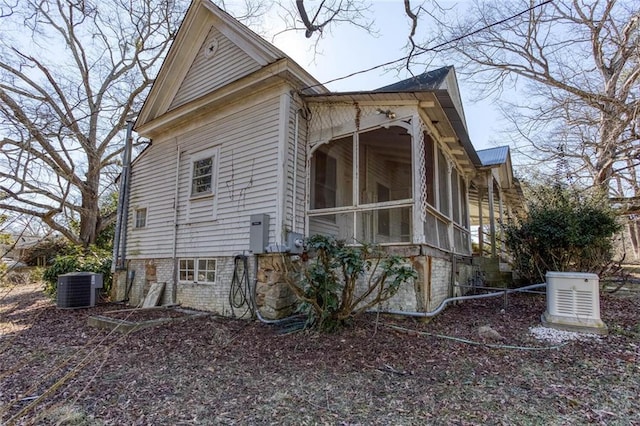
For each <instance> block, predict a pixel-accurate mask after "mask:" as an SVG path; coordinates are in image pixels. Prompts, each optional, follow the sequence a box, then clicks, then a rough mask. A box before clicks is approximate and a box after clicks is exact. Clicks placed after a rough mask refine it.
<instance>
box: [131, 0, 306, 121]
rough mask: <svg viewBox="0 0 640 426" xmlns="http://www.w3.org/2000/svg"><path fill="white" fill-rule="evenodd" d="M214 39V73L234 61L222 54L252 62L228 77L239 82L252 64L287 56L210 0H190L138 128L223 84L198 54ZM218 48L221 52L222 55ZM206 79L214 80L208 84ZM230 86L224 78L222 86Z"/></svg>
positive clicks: (262, 65)
mask: <svg viewBox="0 0 640 426" xmlns="http://www.w3.org/2000/svg"><path fill="white" fill-rule="evenodd" d="M212 28H215V30H212ZM214 37H219V42H218V46H217V50H218V52H215V54H214V55H212V56H213V59H214V62H215V59H216V58H218V60H219V61H220V62H219V64H218V65H217V69H216V66H213V68H214V71H220V70H221V68H222V67H223V65H224V64H225V63H226V64H227V65H232V64H231V63H229V62H228V61H232V59H233V58H222V56H221V55H220V53H222V51H225V52H228V53H230V54H237V55H239V60H241V61H242V60H244V61H245V64H251V65H250V66H248V68H246V69H244V71H243V70H241V69H239V70H236V71H235V72H236V73H235V74H234V75H232V76H231V78H234V77H235V78H236V79H237V78H239V77H241V76H242V75H246V72H251V71H247V70H248V69H257V68H256V66H257V67H260V68H261V67H265V66H267V65H268V64H271V63H273V62H275V61H277V60H278V59H281V58H287V56H286V55H285V54H284V53H283V52H281V51H280V50H279V49H277V48H276V47H275V46H273V45H271V44H270V43H268V42H266V41H265V40H263V39H262V38H260V37H259V36H258V35H257V34H255V33H254V32H252V31H251V30H249V29H248V28H247V27H245V26H244V25H242V24H241V23H240V22H238V21H237V20H236V19H235V18H233V17H232V16H231V15H229V14H228V13H226V12H224V11H223V10H222V9H220V8H219V7H217V6H216V5H214V4H213V3H212V2H211V1H210V0H194V1H193V2H192V3H191V6H189V10H188V11H187V14H186V16H185V18H184V20H183V22H182V25H181V26H180V29H179V31H178V34H177V35H176V39H175V40H174V42H173V44H172V45H171V48H170V49H169V52H168V54H167V57H166V58H165V60H164V62H163V64H162V67H161V68H160V72H159V73H158V77H157V78H156V81H155V82H154V84H153V87H152V88H151V91H150V92H149V96H148V97H147V99H146V101H145V103H144V105H143V107H142V110H141V111H140V114H139V116H138V119H137V120H136V126H135V127H136V129H138V128H140V127H141V126H144V125H145V124H146V123H148V122H150V121H152V120H154V119H155V118H157V117H159V116H161V115H163V114H164V113H166V112H167V111H169V110H170V108H175V107H176V106H177V105H183V104H184V103H186V102H188V101H190V100H193V99H195V98H197V97H200V96H202V95H205V94H206V93H207V91H208V92H210V91H212V90H215V88H217V87H220V84H224V83H221V81H222V80H221V79H223V77H222V76H221V75H218V76H216V75H213V76H212V75H207V72H208V71H211V70H210V68H209V67H212V65H210V64H204V65H203V64H201V62H207V61H206V60H205V58H199V55H200V54H203V53H204V52H205V50H206V48H207V47H208V46H207V41H208V40H209V39H211V38H214ZM221 47H222V51H220V48H221ZM225 49H226V50H225ZM225 61H227V62H225ZM198 72H202V73H203V74H204V75H203V76H200V78H204V80H198V78H197V77H196V74H197V73H198ZM209 78H211V79H212V80H213V82H210V81H209V80H208V79H209ZM205 80H206V85H205V86H202V87H199V86H198V84H200V83H202V82H203V81H205ZM313 81H315V80H313ZM228 82H229V81H228V79H227V81H226V83H228ZM189 87H191V88H192V89H193V87H196V88H197V89H198V90H195V91H194V90H187V89H188V88H189ZM182 89H184V90H182Z"/></svg>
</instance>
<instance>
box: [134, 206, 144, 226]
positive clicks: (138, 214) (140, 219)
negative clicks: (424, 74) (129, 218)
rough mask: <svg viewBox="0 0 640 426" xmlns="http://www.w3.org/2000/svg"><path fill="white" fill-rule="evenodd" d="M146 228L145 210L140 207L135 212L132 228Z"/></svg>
mask: <svg viewBox="0 0 640 426" xmlns="http://www.w3.org/2000/svg"><path fill="white" fill-rule="evenodd" d="M146 226H147V208H146V207H140V208H137V209H136V210H135V214H134V228H136V229H138V228H144V227H146Z"/></svg>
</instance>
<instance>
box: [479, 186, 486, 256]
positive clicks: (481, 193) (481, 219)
mask: <svg viewBox="0 0 640 426" xmlns="http://www.w3.org/2000/svg"><path fill="white" fill-rule="evenodd" d="M484 193H485V191H484V188H478V249H479V250H480V256H483V254H484V209H483V208H482V200H483V199H484Z"/></svg>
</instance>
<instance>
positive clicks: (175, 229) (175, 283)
mask: <svg viewBox="0 0 640 426" xmlns="http://www.w3.org/2000/svg"><path fill="white" fill-rule="evenodd" d="M176 150H177V151H178V152H177V154H176V181H175V187H174V192H173V241H172V243H171V244H172V247H171V259H172V261H173V285H172V286H171V303H176V299H177V297H178V259H177V257H176V256H177V252H178V188H179V179H180V157H181V155H182V152H181V151H180V144H176Z"/></svg>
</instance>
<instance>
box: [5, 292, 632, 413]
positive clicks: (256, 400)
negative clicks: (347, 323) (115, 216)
mask: <svg viewBox="0 0 640 426" xmlns="http://www.w3.org/2000/svg"><path fill="white" fill-rule="evenodd" d="M507 302H508V304H507V306H505V305H504V300H503V298H495V299H482V300H475V301H469V302H465V303H463V304H459V305H457V306H452V307H449V308H447V309H446V310H445V311H444V312H443V313H442V314H441V315H439V316H437V317H436V318H434V319H432V320H431V321H428V322H424V321H416V320H412V319H401V318H389V317H384V316H380V317H376V316H375V315H369V316H366V317H364V318H362V319H361V320H358V321H357V322H356V323H355V324H354V326H353V327H352V328H349V329H346V330H344V331H342V332H340V333H337V334H333V335H318V334H312V333H308V332H297V333H289V334H286V333H284V331H286V330H284V329H283V328H282V327H275V326H272V325H265V324H261V323H259V322H252V321H243V320H232V319H225V318H219V317H216V316H211V315H209V316H204V317H197V318H193V319H184V318H182V316H181V315H176V316H177V317H180V318H179V320H175V321H172V322H170V323H165V324H162V325H158V326H155V327H151V328H146V329H142V330H138V331H135V332H132V333H119V332H113V331H109V330H104V329H97V328H93V327H90V326H88V324H87V319H88V317H89V316H92V315H97V314H104V313H105V312H106V311H112V310H116V309H122V307H121V306H113V305H111V306H109V305H102V306H97V307H95V308H90V309H76V310H61V309H58V308H56V306H55V304H54V303H53V302H52V301H50V300H49V299H47V298H46V297H45V296H44V295H43V294H42V292H41V291H40V286H37V285H20V286H14V287H0V361H1V362H0V424H7V425H11V424H18V425H22V424H38V425H40V424H58V425H193V424H196V425H235V424H239V425H261V424H285V425H306V424H328V425H388V424H389V425H424V424H436V425H439V424H442V425H487V424H489V425H492V424H496V425H522V424H526V425H532V424H540V425H575V424H602V425H640V398H639V395H640V310H639V305H640V293H637V292H634V293H630V292H619V293H617V294H616V295H613V296H609V295H604V294H603V295H602V297H601V316H602V319H603V321H604V322H605V323H606V324H607V325H608V327H609V335H608V336H606V337H601V338H597V337H594V336H591V337H588V336H579V337H580V338H581V339H580V340H563V341H561V342H553V341H546V340H540V339H539V338H537V337H536V336H535V335H534V334H533V333H532V331H531V328H532V327H540V315H541V314H542V312H543V311H544V310H545V297H544V295H531V294H525V295H513V296H509V298H508V300H507ZM154 315H156V314H154ZM156 316H157V315H156ZM482 326H490V327H491V328H492V329H493V330H495V331H497V332H498V333H499V334H500V335H501V337H494V338H483V337H481V336H480V335H479V334H478V329H479V328H480V327H482ZM574 337H575V336H574Z"/></svg>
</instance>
